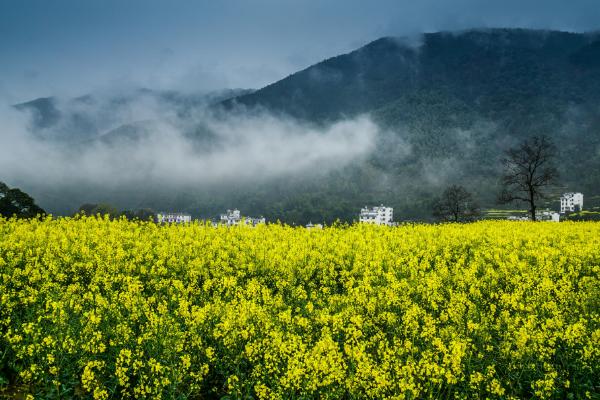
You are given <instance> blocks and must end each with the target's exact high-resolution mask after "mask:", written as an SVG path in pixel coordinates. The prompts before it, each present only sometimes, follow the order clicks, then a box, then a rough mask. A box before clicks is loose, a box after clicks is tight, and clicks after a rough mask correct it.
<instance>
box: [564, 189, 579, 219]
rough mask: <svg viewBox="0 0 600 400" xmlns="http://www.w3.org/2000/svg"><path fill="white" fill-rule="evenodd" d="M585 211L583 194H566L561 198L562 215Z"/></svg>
mask: <svg viewBox="0 0 600 400" xmlns="http://www.w3.org/2000/svg"><path fill="white" fill-rule="evenodd" d="M581 210H583V193H572V192H570V193H564V194H563V195H562V196H561V197H560V213H561V214H564V213H566V212H574V211H581Z"/></svg>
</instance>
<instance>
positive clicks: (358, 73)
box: [225, 29, 600, 217]
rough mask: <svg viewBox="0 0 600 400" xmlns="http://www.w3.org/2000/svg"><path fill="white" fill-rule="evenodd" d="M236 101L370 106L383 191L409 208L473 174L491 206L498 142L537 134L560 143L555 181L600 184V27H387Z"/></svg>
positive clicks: (351, 110)
mask: <svg viewBox="0 0 600 400" xmlns="http://www.w3.org/2000/svg"><path fill="white" fill-rule="evenodd" d="M234 103H237V104H243V105H245V106H246V107H249V108H252V107H257V106H260V107H264V108H267V109H269V110H274V111H276V112H279V113H282V114H287V115H291V116H294V117H296V118H302V119H307V120H312V121H321V122H323V121H334V120H337V119H341V118H347V117H351V116H353V115H355V114H360V113H368V114H369V115H371V116H372V118H373V119H374V120H375V121H376V122H378V123H379V124H380V125H381V126H382V127H383V128H384V129H385V130H386V132H387V136H385V137H380V138H379V145H378V146H377V149H376V150H375V152H374V155H373V157H372V159H371V160H370V166H374V167H375V168H376V169H378V170H379V171H382V172H385V176H386V178H387V180H386V182H388V184H389V185H391V186H392V188H393V189H391V190H392V191H394V192H396V193H395V194H389V195H385V196H381V197H385V198H386V201H388V202H390V203H395V204H396V206H397V207H399V209H400V210H402V209H403V208H404V209H405V211H407V215H415V216H419V217H420V216H424V215H425V214H424V212H419V211H417V208H419V207H422V209H423V211H424V208H426V205H425V204H419V203H420V202H421V201H420V200H419V199H421V198H427V197H429V195H428V193H433V192H435V191H436V190H438V189H437V186H438V185H440V184H445V183H462V184H465V185H466V186H468V187H470V188H471V189H473V190H475V191H476V192H477V193H478V196H479V197H481V198H482V199H483V204H484V205H486V206H493V202H494V199H495V190H496V183H497V176H498V168H499V158H500V156H501V154H502V151H503V150H504V149H506V148H507V147H508V146H510V145H511V144H513V143H515V142H516V141H518V140H520V139H521V138H524V137H528V136H531V135H535V134H545V135H548V136H550V137H551V138H552V139H553V140H554V141H555V142H556V144H557V145H558V147H559V149H560V156H559V157H560V158H559V159H558V160H557V161H558V163H559V169H560V170H561V174H562V179H561V183H562V184H561V187H558V188H555V191H556V193H558V192H560V191H561V190H580V191H584V192H586V193H588V194H590V195H597V194H600V172H599V171H600V35H599V34H597V33H584V34H582V33H568V32H557V31H538V30H526V29H485V30H470V31H464V32H439V33H430V34H424V35H422V36H421V37H420V39H412V40H409V39H402V38H392V37H386V38H382V39H378V40H375V41H374V42H371V43H369V44H367V45H366V46H364V47H362V48H360V49H357V50H355V51H353V52H351V53H348V54H344V55H340V56H337V57H333V58H330V59H327V60H325V61H323V62H321V63H318V64H315V65H313V66H311V67H309V68H307V69H305V70H302V71H300V72H298V73H295V74H293V75H291V76H289V77H287V78H285V79H283V80H281V81H279V82H276V83H274V84H272V85H269V86H267V87H265V88H263V89H260V90H257V91H255V92H253V93H251V94H247V95H244V96H241V97H237V98H235V99H233V100H228V101H227V102H225V105H226V106H230V105H232V104H234ZM397 143H401V144H402V145H397V146H396V149H397V151H395V150H394V144H397ZM390 144H391V145H390ZM407 147H408V148H410V153H409V154H408V155H407V154H406V148H407ZM406 193H409V194H406ZM416 194H417V195H416ZM403 197H404V198H405V200H404V201H398V202H395V200H394V198H396V199H398V198H403ZM406 197H408V198H410V199H408V198H406ZM403 203H404V204H406V206H404V207H403V205H402V204H403ZM410 203H412V205H410ZM417 204H419V205H418V206H417ZM549 205H551V204H549Z"/></svg>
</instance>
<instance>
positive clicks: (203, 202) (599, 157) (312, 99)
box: [3, 29, 600, 223]
mask: <svg viewBox="0 0 600 400" xmlns="http://www.w3.org/2000/svg"><path fill="white" fill-rule="evenodd" d="M16 109H17V110H19V114H22V115H21V117H15V118H17V119H18V118H23V119H22V120H19V122H18V123H17V122H15V126H18V127H19V128H15V131H18V130H19V129H20V128H21V127H23V126H26V127H27V129H26V130H25V131H26V132H23V133H22V136H23V135H28V137H29V139H28V140H27V141H26V142H23V143H22V145H23V146H22V148H23V154H29V153H34V154H36V153H35V152H36V151H37V152H39V154H47V155H48V157H49V159H50V160H47V163H41V164H36V161H34V160H33V159H32V160H31V161H30V166H31V167H32V171H40V170H41V172H40V177H38V178H39V179H37V178H36V179H34V175H35V174H33V173H31V174H26V173H23V171H22V170H18V169H17V168H14V167H13V168H12V169H11V170H7V169H6V168H3V169H4V171H5V173H8V177H5V178H4V179H5V180H7V181H10V183H11V185H12V186H14V185H16V184H18V185H21V186H22V187H23V188H24V189H27V190H28V191H30V192H31V193H32V194H33V195H34V197H35V198H36V199H39V200H38V202H39V203H40V205H41V206H42V207H44V208H46V209H47V210H50V211H54V212H61V213H67V212H69V211H72V210H74V208H76V207H77V206H78V205H79V204H81V203H83V202H99V201H107V202H111V203H115V204H116V205H117V206H120V207H122V208H131V207H140V208H141V207H153V208H159V209H173V210H180V211H187V212H191V213H192V214H194V215H195V216H199V217H209V216H214V215H215V214H216V213H218V212H219V211H221V210H223V209H224V208H230V207H238V208H240V209H242V210H243V211H244V212H246V213H248V214H262V215H265V216H266V217H267V218H269V219H271V220H275V219H281V220H284V221H286V222H296V223H305V222H308V221H313V222H320V221H325V222H331V221H333V220H335V219H336V218H341V219H343V220H352V219H353V218H355V217H356V213H357V210H358V208H359V207H361V206H362V205H364V204H369V203H370V204H373V203H385V204H389V205H390V206H392V207H394V208H395V215H396V219H398V220H402V219H417V218H428V217H429V216H430V200H431V198H432V196H434V195H435V194H437V193H439V192H440V191H441V190H443V188H444V186H446V185H449V184H461V185H464V186H466V187H467V188H469V189H470V190H472V191H473V192H474V193H475V195H476V197H478V198H479V200H480V202H481V204H482V205H483V206H484V207H485V206H488V207H491V206H494V205H495V201H494V200H495V197H496V192H497V184H498V176H499V172H500V171H499V167H500V165H499V159H500V157H501V155H502V151H503V150H504V149H506V148H508V147H509V146H511V145H513V144H515V143H516V142H518V141H519V140H521V139H522V138H525V137H528V136H531V135H533V134H546V135H548V136H550V137H551V138H552V139H553V140H554V141H555V143H557V145H558V147H559V149H560V158H559V160H558V161H559V169H560V172H561V175H562V178H561V182H562V186H561V187H559V188H556V191H557V193H558V192H559V191H562V190H576V191H583V192H584V193H586V195H590V196H594V195H600V35H598V34H596V33H587V34H579V33H567V32H556V31H535V30H525V29H488V30H471V31H462V32H440V33H431V34H424V35H421V36H415V37H412V38H392V37H386V38H381V39H378V40H376V41H374V42H371V43H369V44H368V45H366V46H364V47H361V48H359V49H357V50H355V51H353V52H351V53H348V54H344V55H339V56H336V57H333V58H330V59H327V60H325V61H323V62H321V63H318V64H315V65H313V66H311V67H309V68H307V69H305V70H302V71H299V72H297V73H295V74H293V75H290V76H289V77H287V78H285V79H283V80H280V81H278V82H275V83H273V84H271V85H269V86H267V87H264V88H262V89H259V90H256V91H247V92H236V91H226V92H222V93H219V94H211V95H206V94H203V95H197V96H195V95H189V94H187V95H183V94H180V93H177V92H153V91H149V90H142V91H135V92H134V93H127V94H122V93H111V94H103V95H97V94H90V95H89V96H84V97H81V98H77V99H71V100H62V99H55V98H45V99H38V100H34V101H31V102H28V103H23V104H20V105H18V106H16ZM23 121H26V123H25V124H24V123H23ZM19 143H20V142H19ZM40 143H43V145H40ZM40 146H41V147H40ZM48 146H50V147H48ZM5 148H6V147H5ZM49 149H50V150H49ZM57 149H58V150H57ZM11 152H13V153H14V151H11ZM4 159H5V160H8V158H4ZM12 160H14V158H13V159H12ZM15 162H16V161H15ZM61 163H62V164H67V165H71V166H72V168H73V169H72V170H69V168H64V167H57V166H59V165H61ZM3 167H7V165H3ZM36 168H37V169H36ZM53 168H54V169H56V170H55V171H52V169H53ZM6 171H8V172H6ZM58 177H61V178H62V179H58ZM86 177H87V179H86Z"/></svg>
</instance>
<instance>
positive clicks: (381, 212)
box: [359, 204, 394, 225]
mask: <svg viewBox="0 0 600 400" xmlns="http://www.w3.org/2000/svg"><path fill="white" fill-rule="evenodd" d="M393 219H394V209H393V208H392V207H385V206H384V205H383V204H382V205H380V206H379V207H373V208H368V207H366V206H365V207H363V208H362V209H361V210H360V215H359V221H360V222H365V223H368V224H375V225H392V220H393Z"/></svg>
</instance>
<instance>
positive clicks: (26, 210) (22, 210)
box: [0, 182, 46, 218]
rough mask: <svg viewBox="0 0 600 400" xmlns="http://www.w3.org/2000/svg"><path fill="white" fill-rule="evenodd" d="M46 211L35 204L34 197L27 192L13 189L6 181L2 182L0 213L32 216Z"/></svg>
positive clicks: (8, 215)
mask: <svg viewBox="0 0 600 400" xmlns="http://www.w3.org/2000/svg"><path fill="white" fill-rule="evenodd" d="M45 213H46V211H44V210H43V209H42V208H41V207H39V206H38V205H37V204H35V201H34V200H33V198H32V197H31V196H29V195H28V194H27V193H25V192H22V191H21V190H19V189H17V188H13V189H11V188H9V187H8V186H7V185H6V184H5V183H3V182H0V215H3V216H5V217H12V216H13V215H15V216H17V217H20V218H32V217H36V216H37V215H43V214H45Z"/></svg>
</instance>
